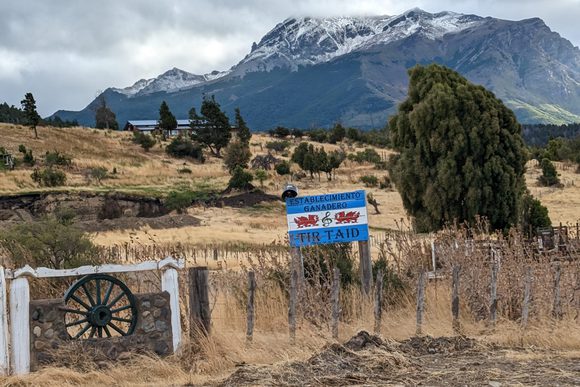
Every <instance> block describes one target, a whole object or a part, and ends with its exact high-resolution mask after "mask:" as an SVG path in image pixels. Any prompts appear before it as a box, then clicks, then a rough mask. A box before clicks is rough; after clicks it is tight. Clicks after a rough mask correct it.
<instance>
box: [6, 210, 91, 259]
mask: <svg viewBox="0 0 580 387" xmlns="http://www.w3.org/2000/svg"><path fill="white" fill-rule="evenodd" d="M0 247H2V248H3V249H4V250H5V251H6V252H7V253H8V256H9V258H10V259H11V260H12V262H13V264H14V265H15V266H17V267H19V266H24V265H27V264H28V265H31V266H34V267H48V268H52V269H68V268H73V267H78V266H83V265H95V264H99V263H100V262H101V259H100V254H99V253H98V249H97V247H96V246H95V245H94V244H93V243H92V242H91V240H90V239H89V237H87V235H86V234H85V233H84V232H82V231H81V230H79V229H78V228H77V227H75V226H74V225H73V224H72V222H71V221H70V219H64V220H63V221H59V220H58V219H57V218H55V217H51V218H45V219H42V220H40V221H34V222H26V223H21V224H17V225H15V226H12V227H10V228H8V229H6V230H3V231H0Z"/></svg>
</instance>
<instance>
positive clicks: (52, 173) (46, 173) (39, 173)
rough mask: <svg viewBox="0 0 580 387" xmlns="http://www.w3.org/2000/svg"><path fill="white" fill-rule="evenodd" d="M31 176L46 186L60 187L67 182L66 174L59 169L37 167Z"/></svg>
mask: <svg viewBox="0 0 580 387" xmlns="http://www.w3.org/2000/svg"><path fill="white" fill-rule="evenodd" d="M30 177H31V178H32V180H33V181H34V182H36V183H38V184H40V185H41V186H44V187H58V186H62V185H65V183H66V175H65V174H64V172H63V171H60V170H58V169H52V168H44V169H42V170H40V169H38V168H36V169H35V170H34V172H32V174H31V175H30Z"/></svg>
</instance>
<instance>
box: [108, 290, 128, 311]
mask: <svg viewBox="0 0 580 387" xmlns="http://www.w3.org/2000/svg"><path fill="white" fill-rule="evenodd" d="M124 295H125V293H124V292H121V294H119V295H118V296H117V297H115V298H114V299H113V301H111V303H110V304H108V305H107V306H108V307H109V308H111V307H113V305H115V304H116V303H117V302H119V300H120V299H121V298H123V296H124Z"/></svg>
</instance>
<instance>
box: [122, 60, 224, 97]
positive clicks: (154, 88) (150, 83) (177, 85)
mask: <svg viewBox="0 0 580 387" xmlns="http://www.w3.org/2000/svg"><path fill="white" fill-rule="evenodd" d="M228 73H229V71H212V72H211V73H209V74H205V75H197V74H192V73H188V72H187V71H183V70H180V69H178V68H176V67H174V68H172V69H171V70H169V71H166V72H164V73H163V74H161V75H159V76H158V77H157V78H151V79H141V80H139V81H137V82H136V83H135V84H134V85H132V86H129V87H125V88H123V89H119V88H113V90H114V91H116V92H118V93H121V94H125V95H127V96H130V97H132V96H136V95H145V94H152V93H157V92H160V91H163V92H166V93H171V92H175V91H179V90H183V89H189V88H191V87H193V86H196V85H199V84H200V83H204V82H208V81H212V80H215V79H218V78H221V77H223V76H225V75H227V74H228Z"/></svg>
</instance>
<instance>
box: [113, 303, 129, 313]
mask: <svg viewBox="0 0 580 387" xmlns="http://www.w3.org/2000/svg"><path fill="white" fill-rule="evenodd" d="M129 308H131V305H125V306H122V307H120V308H117V309H113V310H111V314H115V313H118V312H121V311H123V310H127V309H129Z"/></svg>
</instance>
